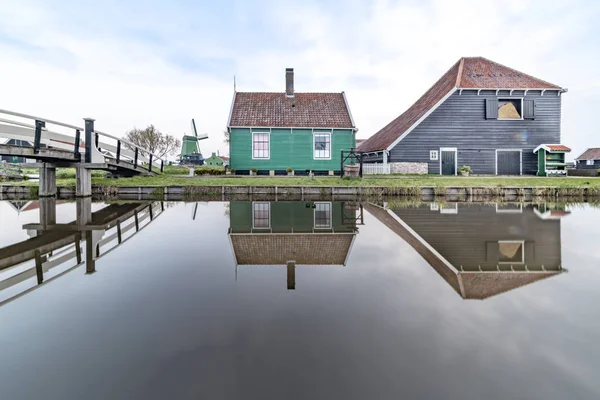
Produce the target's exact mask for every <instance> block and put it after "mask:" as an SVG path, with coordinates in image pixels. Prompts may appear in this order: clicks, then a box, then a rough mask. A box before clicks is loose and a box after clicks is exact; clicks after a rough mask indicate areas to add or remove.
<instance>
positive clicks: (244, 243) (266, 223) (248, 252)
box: [229, 201, 361, 289]
mask: <svg viewBox="0 0 600 400" xmlns="http://www.w3.org/2000/svg"><path fill="white" fill-rule="evenodd" d="M360 218H361V213H360V207H359V206H357V205H355V204H353V203H344V202H269V201H265V202H262V201H255V202H231V205H230V228H229V238H230V240H231V246H232V249H233V254H234V257H235V262H236V266H237V265H253V266H258V265H265V266H266V265H269V266H276V265H287V268H288V289H294V288H295V268H296V265H303V266H315V265H332V266H333V265H337V266H344V265H346V262H347V261H348V256H349V255H350V250H351V248H352V244H353V242H354V238H355V236H356V233H357V232H358V228H357V219H360Z"/></svg>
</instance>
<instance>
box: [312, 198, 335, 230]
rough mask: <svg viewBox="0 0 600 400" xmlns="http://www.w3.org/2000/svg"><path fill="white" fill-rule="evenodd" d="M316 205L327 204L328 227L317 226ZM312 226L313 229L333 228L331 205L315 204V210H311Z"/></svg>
mask: <svg viewBox="0 0 600 400" xmlns="http://www.w3.org/2000/svg"><path fill="white" fill-rule="evenodd" d="M318 204H328V205H329V212H328V214H329V215H328V218H327V220H328V221H329V225H328V226H317V205H318ZM313 226H314V227H315V229H331V228H332V226H333V205H332V203H331V202H330V201H316V202H315V208H314V210H313Z"/></svg>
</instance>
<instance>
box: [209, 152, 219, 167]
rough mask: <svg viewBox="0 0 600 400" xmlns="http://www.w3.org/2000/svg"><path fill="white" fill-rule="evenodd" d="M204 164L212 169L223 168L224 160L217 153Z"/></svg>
mask: <svg viewBox="0 0 600 400" xmlns="http://www.w3.org/2000/svg"><path fill="white" fill-rule="evenodd" d="M204 164H205V165H207V166H210V167H222V166H223V159H222V158H221V157H218V156H217V154H216V153H212V156H210V157H209V158H207V159H205V160H204Z"/></svg>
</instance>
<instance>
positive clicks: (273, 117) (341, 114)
mask: <svg viewBox="0 0 600 400" xmlns="http://www.w3.org/2000/svg"><path fill="white" fill-rule="evenodd" d="M229 126H255V127H306V128H354V125H353V123H352V118H351V117H350V110H349V109H348V107H347V106H346V100H345V98H344V93H343V92H342V93H295V95H294V97H287V96H286V95H285V93H260V92H237V93H236V94H235V99H234V102H233V108H232V110H231V118H230V121H229Z"/></svg>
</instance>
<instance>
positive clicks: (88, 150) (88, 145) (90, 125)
mask: <svg viewBox="0 0 600 400" xmlns="http://www.w3.org/2000/svg"><path fill="white" fill-rule="evenodd" d="M93 132H94V120H93V119H92V118H85V162H86V163H91V162H92V146H93V145H94V142H93V140H94V139H93V138H92V133H93Z"/></svg>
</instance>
